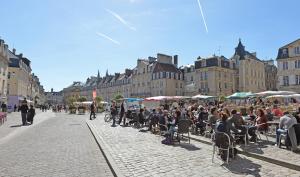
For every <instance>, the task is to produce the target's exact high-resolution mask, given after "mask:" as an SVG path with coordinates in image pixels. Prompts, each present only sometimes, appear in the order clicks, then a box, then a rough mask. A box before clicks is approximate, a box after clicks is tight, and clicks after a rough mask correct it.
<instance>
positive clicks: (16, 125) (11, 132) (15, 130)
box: [0, 110, 55, 144]
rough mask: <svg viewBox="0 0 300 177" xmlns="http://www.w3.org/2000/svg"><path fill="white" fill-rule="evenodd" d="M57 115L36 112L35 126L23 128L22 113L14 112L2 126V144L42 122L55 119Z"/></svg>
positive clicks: (49, 112) (0, 134)
mask: <svg viewBox="0 0 300 177" xmlns="http://www.w3.org/2000/svg"><path fill="white" fill-rule="evenodd" d="M54 116H55V114H54V113H53V112H51V111H48V112H43V113H42V112H41V111H40V110H36V116H35V117H34V124H33V125H31V126H22V120H21V113H20V112H12V113H8V114H7V121H6V122H5V123H4V124H3V125H1V126H0V144H1V143H4V141H7V140H9V139H10V138H12V137H13V136H15V135H17V134H19V133H21V132H23V131H25V130H27V129H30V128H32V127H34V126H36V125H38V124H40V123H41V122H43V121H45V120H47V119H49V118H51V117H54Z"/></svg>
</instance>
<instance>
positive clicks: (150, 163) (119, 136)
mask: <svg viewBox="0 0 300 177" xmlns="http://www.w3.org/2000/svg"><path fill="white" fill-rule="evenodd" d="M88 123H89V124H90V125H91V126H92V127H94V128H95V131H94V133H96V134H97V135H98V136H99V137H101V141H102V144H101V146H102V147H103V149H104V151H105V153H106V154H107V155H108V156H110V157H111V158H112V159H113V160H114V163H115V164H116V166H117V168H118V170H119V171H120V172H121V173H122V174H123V175H124V176H128V177H129V176H138V177H141V176H181V177H182V176H271V177H272V176H278V177H283V176H295V177H296V176H297V177H298V176H300V172H298V171H294V170H290V169H287V168H283V167H280V166H277V165H274V164H270V163H267V162H264V161H261V160H257V159H253V158H249V157H245V156H243V155H239V156H238V157H237V158H236V159H235V160H234V161H232V162H231V163H230V164H229V165H224V164H223V163H222V162H221V161H220V160H219V159H215V162H214V163H212V161H211V157H212V147H211V146H210V145H206V144H203V143H199V142H196V141H191V144H190V145H189V144H186V143H182V144H181V145H174V146H167V145H163V144H161V140H162V137H161V136H157V135H153V134H150V133H145V132H140V131H139V130H138V129H134V128H131V127H121V126H117V127H111V125H110V124H108V123H105V122H104V120H103V115H102V116H99V115H98V117H97V119H95V120H93V121H89V120H88Z"/></svg>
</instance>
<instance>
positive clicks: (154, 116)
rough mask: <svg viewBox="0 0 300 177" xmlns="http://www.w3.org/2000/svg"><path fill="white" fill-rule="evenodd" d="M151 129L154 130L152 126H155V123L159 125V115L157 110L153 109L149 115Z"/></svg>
mask: <svg viewBox="0 0 300 177" xmlns="http://www.w3.org/2000/svg"><path fill="white" fill-rule="evenodd" d="M149 121H150V122H149V129H148V130H149V131H152V127H154V126H155V125H157V123H158V115H157V113H156V110H155V109H153V110H152V112H151V113H150V115H149Z"/></svg>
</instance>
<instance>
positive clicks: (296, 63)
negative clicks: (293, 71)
mask: <svg viewBox="0 0 300 177" xmlns="http://www.w3.org/2000/svg"><path fill="white" fill-rule="evenodd" d="M295 68H300V60H296V61H295Z"/></svg>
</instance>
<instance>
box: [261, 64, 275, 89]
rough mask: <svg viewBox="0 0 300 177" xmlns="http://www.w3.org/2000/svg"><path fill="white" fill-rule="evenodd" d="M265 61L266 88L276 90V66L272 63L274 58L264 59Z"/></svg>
mask: <svg viewBox="0 0 300 177" xmlns="http://www.w3.org/2000/svg"><path fill="white" fill-rule="evenodd" d="M264 63H265V79H266V81H265V83H266V90H273V91H276V90H278V89H277V82H278V78H277V67H276V66H275V64H274V60H267V61H264Z"/></svg>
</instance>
